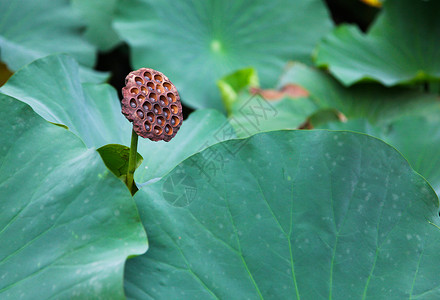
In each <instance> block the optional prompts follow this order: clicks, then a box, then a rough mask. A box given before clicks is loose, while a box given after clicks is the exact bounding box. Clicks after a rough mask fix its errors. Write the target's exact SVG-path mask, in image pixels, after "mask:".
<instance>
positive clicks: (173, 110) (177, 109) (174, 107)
mask: <svg viewBox="0 0 440 300" xmlns="http://www.w3.org/2000/svg"><path fill="white" fill-rule="evenodd" d="M171 111H172V112H173V114H177V112H178V111H179V108H178V107H177V105H171Z"/></svg>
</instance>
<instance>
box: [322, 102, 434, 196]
mask: <svg viewBox="0 0 440 300" xmlns="http://www.w3.org/2000/svg"><path fill="white" fill-rule="evenodd" d="M319 128H329V129H334V130H351V131H356V132H363V133H367V134H369V135H372V136H375V137H378V138H380V139H382V140H383V141H385V142H387V143H389V144H390V145H393V146H394V147H395V148H396V149H397V150H399V151H400V152H401V153H402V154H403V156H405V158H406V159H407V160H408V162H409V163H410V164H411V166H412V167H413V168H414V170H416V171H417V172H419V173H420V174H421V175H423V177H425V178H426V179H427V180H428V182H429V183H430V184H431V185H432V187H433V188H434V189H435V191H436V193H437V195H440V157H439V155H438V153H439V151H440V110H438V111H437V112H436V113H435V114H432V115H428V116H424V115H412V116H405V117H402V118H400V119H397V120H393V121H391V122H389V123H385V124H381V125H377V124H371V123H370V122H369V121H368V120H366V119H354V120H350V121H348V122H345V123H344V122H330V123H326V124H321V125H320V126H319Z"/></svg>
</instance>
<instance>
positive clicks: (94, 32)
mask: <svg viewBox="0 0 440 300" xmlns="http://www.w3.org/2000/svg"><path fill="white" fill-rule="evenodd" d="M117 1H119V0H72V4H73V6H74V7H75V8H77V9H78V10H79V11H80V12H81V14H82V15H83V16H84V18H85V20H86V23H87V30H86V32H85V33H84V36H85V37H86V38H87V39H88V40H89V41H90V42H91V43H93V44H95V45H96V46H97V47H98V48H99V49H101V50H104V51H108V50H110V49H111V48H113V47H114V46H116V45H117V44H118V43H119V42H120V38H119V36H118V34H117V33H116V32H115V31H114V29H113V28H112V21H113V15H114V13H115V9H116V5H117Z"/></svg>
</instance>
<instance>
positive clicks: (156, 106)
mask: <svg viewBox="0 0 440 300" xmlns="http://www.w3.org/2000/svg"><path fill="white" fill-rule="evenodd" d="M153 112H154V114H156V115H160V114H161V113H162V110H161V109H160V106H159V105H157V104H155V105H154V108H153Z"/></svg>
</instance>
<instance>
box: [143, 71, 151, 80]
mask: <svg viewBox="0 0 440 300" xmlns="http://www.w3.org/2000/svg"><path fill="white" fill-rule="evenodd" d="M144 78H145V79H146V80H151V73H150V72H145V73H144Z"/></svg>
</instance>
